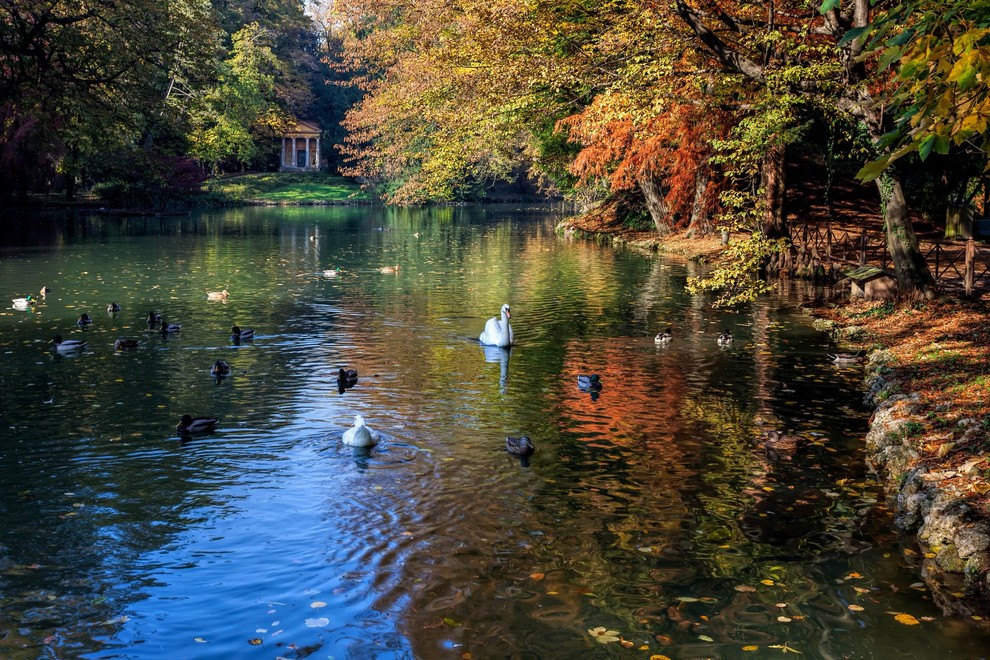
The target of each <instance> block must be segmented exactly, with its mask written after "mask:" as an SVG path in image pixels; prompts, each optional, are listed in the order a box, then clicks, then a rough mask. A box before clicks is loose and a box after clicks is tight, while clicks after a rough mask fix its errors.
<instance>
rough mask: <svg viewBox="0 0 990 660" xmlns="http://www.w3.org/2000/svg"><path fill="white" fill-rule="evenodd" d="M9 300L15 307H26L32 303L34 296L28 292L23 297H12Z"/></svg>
mask: <svg viewBox="0 0 990 660" xmlns="http://www.w3.org/2000/svg"><path fill="white" fill-rule="evenodd" d="M10 302H11V304H13V306H14V308H15V309H27V308H29V307H30V306H31V305H33V304H34V298H33V297H31V294H28V295H26V296H24V297H23V298H13V299H12V300H11V301H10Z"/></svg>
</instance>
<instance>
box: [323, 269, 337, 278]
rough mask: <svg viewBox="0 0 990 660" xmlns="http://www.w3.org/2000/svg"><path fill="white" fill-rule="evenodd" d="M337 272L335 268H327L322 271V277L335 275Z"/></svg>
mask: <svg viewBox="0 0 990 660" xmlns="http://www.w3.org/2000/svg"><path fill="white" fill-rule="evenodd" d="M339 272H340V271H338V270H337V269H336V268H327V269H326V270H324V271H323V277H337V274H338V273H339Z"/></svg>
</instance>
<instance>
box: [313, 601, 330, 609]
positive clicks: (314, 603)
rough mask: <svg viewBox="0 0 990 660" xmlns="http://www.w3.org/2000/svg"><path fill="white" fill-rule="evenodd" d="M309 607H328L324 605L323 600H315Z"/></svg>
mask: <svg viewBox="0 0 990 660" xmlns="http://www.w3.org/2000/svg"><path fill="white" fill-rule="evenodd" d="M309 606H310V607H313V608H316V607H326V606H327V604H326V603H324V602H323V601H322V600H314V601H313V602H312V603H310V604H309Z"/></svg>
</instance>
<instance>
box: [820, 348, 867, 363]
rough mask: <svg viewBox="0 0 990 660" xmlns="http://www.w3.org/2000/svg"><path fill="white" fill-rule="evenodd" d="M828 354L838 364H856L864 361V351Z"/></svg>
mask: <svg viewBox="0 0 990 660" xmlns="http://www.w3.org/2000/svg"><path fill="white" fill-rule="evenodd" d="M828 356H829V357H830V358H831V359H832V362H835V363H836V364H855V363H857V362H862V361H863V355H862V351H856V352H855V353H829V354H828Z"/></svg>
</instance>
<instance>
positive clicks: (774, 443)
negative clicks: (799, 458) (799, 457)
mask: <svg viewBox="0 0 990 660" xmlns="http://www.w3.org/2000/svg"><path fill="white" fill-rule="evenodd" d="M802 444H804V438H801V437H800V436H796V435H782V434H781V433H780V432H778V431H767V432H766V442H765V443H764V446H765V448H766V452H767V457H768V458H770V460H773V461H776V460H780V459H781V458H785V457H787V458H790V455H791V454H793V453H794V452H795V451H797V449H798V448H799V447H800V446H801V445H802Z"/></svg>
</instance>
